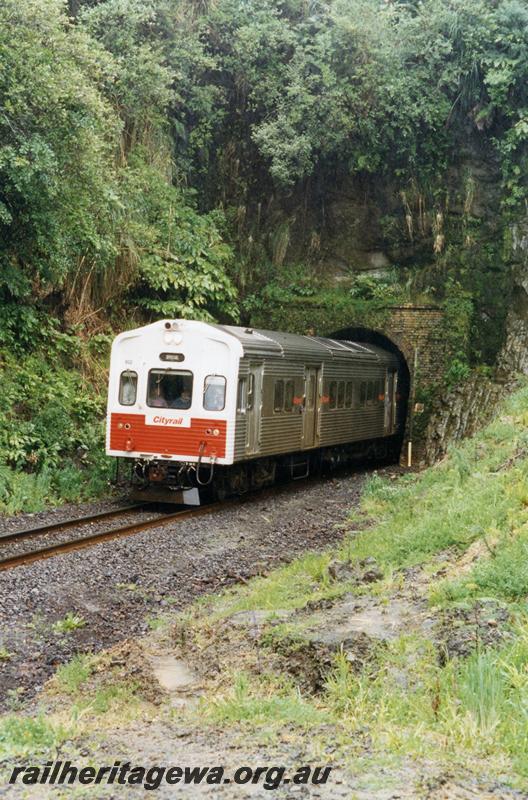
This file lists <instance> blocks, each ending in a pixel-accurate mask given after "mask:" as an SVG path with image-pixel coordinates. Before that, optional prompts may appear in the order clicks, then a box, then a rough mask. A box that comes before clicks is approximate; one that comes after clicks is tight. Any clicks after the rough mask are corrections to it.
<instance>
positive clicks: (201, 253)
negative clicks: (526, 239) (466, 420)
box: [0, 0, 528, 512]
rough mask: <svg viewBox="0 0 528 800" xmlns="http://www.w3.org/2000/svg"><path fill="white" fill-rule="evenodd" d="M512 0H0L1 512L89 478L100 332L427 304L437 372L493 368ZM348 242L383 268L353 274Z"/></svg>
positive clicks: (517, 115)
mask: <svg viewBox="0 0 528 800" xmlns="http://www.w3.org/2000/svg"><path fill="white" fill-rule="evenodd" d="M67 5H69V8H68V7H67ZM527 15H528V12H527V10H526V8H525V5H524V4H523V3H522V2H519V0H499V2H496V3H492V4H490V3H489V2H487V0H477V2H474V3H471V4H468V3H467V2H464V0H425V1H424V2H422V3H415V2H406V1H405V2H399V3H396V2H387V3H379V2H378V0H347V2H344V1H343V0H311V1H310V2H304V1H303V2H301V0H280V1H279V0H264V1H263V0H244V2H240V0H215V2H200V3H197V2H194V0H160V1H159V2H156V3H154V2H152V0H70V2H69V4H65V3H64V2H62V0H5V2H3V3H2V6H1V8H0V142H1V144H0V187H1V188H0V375H1V378H2V385H3V386H4V385H5V386H6V393H5V396H4V397H3V398H2V401H1V407H0V510H2V511H7V512H16V511H18V510H20V509H21V508H25V509H26V510H36V509H38V508H41V507H42V506H43V505H44V504H45V503H51V502H57V501H59V500H61V499H62V500H80V499H85V498H86V497H89V496H91V495H93V494H96V493H98V492H100V491H101V490H102V488H103V487H104V486H106V481H107V478H108V473H107V467H106V465H105V464H104V463H103V462H102V461H101V459H100V458H99V457H98V456H97V455H96V453H98V452H100V448H101V442H102V431H101V424H100V420H101V412H102V406H103V396H104V391H103V388H102V387H103V385H104V368H105V359H106V356H107V352H108V349H107V346H108V340H109V339H110V338H111V336H112V335H113V333H114V332H115V331H116V330H117V329H122V328H123V327H126V326H132V325H134V324H136V323H142V322H145V321H147V320H150V319H152V318H154V317H159V316H163V315H170V316H188V317H198V318H201V319H216V320H222V321H238V320H240V319H241V321H242V322H243V323H252V324H258V323H259V322H260V323H262V324H269V325H273V326H274V327H277V328H283V327H287V328H290V329H292V330H297V331H305V330H307V329H308V328H314V327H315V328H316V329H317V330H318V331H319V332H327V331H331V330H335V329H336V328H339V327H340V326H346V325H351V324H354V325H356V324H357V325H362V326H369V325H370V326H380V325H382V324H383V319H384V316H385V315H386V313H387V306H390V305H393V304H397V303H401V302H402V301H408V300H410V301H416V300H425V301H427V302H431V301H432V302H434V303H438V304H440V305H443V306H444V307H445V310H446V314H447V318H448V321H449V324H448V326H447V331H448V335H447V337H446V347H447V349H448V360H449V363H448V369H447V374H446V376H445V379H446V381H447V384H448V385H450V384H454V383H456V382H458V381H460V380H462V379H463V378H464V377H466V376H467V375H468V373H469V370H470V369H471V368H472V367H474V366H476V365H488V366H493V364H494V361H495V358H496V354H497V352H498V349H499V348H500V345H501V342H502V340H503V336H504V320H505V315H506V310H507V308H508V304H509V300H510V289H511V286H510V281H511V274H512V270H511V265H512V261H513V260H514V259H515V257H516V249H518V244H519V241H520V239H521V238H522V235H521V234H520V233H519V226H518V223H519V222H520V221H521V220H522V216H523V214H524V209H525V202H526V198H527V191H528V184H527V182H526V141H527V137H528V124H527V123H526V115H527V100H526V91H525V87H526V79H527V72H526V70H527V67H526V64H527V63H528V59H527V58H526V54H527V52H528V34H527V33H526V31H527V30H528V24H527V20H528V16H527ZM336 242H337V245H336ZM371 250H374V251H380V253H378V255H380V254H381V257H382V263H383V264H386V266H384V267H381V270H380V271H377V272H376V273H375V275H374V277H373V276H372V274H371V275H367V276H366V277H365V276H364V275H363V274H362V270H364V269H367V268H369V267H372V264H370V263H369V262H368V252H369V251H371ZM389 265H390V266H389ZM336 267H337V268H338V270H339V271H340V272H341V278H342V280H340V281H339V282H338V283H337V284H336V282H335V281H334V280H333V278H332V273H333V272H335V269H336ZM94 374H97V375H98V377H99V379H98V380H96V381H95V382H94V381H93V377H94ZM44 389H45V391H44ZM20 393H22V397H20V396H19V395H20ZM41 394H44V396H45V403H44V404H43V406H40V405H39V398H40V396H41ZM28 395H29V396H28ZM58 398H64V402H63V407H62V408H61V409H60V414H61V422H62V423H63V424H64V429H65V430H64V434H65V435H64V436H63V437H61V438H58V435H57V427H58V425H57V418H56V416H54V414H55V415H56V414H57V413H59V412H57V407H58V402H57V399H58ZM54 409H55V411H54ZM83 409H84V410H83ZM85 448H87V450H86V452H87V455H86V458H84V459H83V460H82V465H80V464H79V456H78V452H79V451H80V450H81V451H83V450H84V449H85ZM80 466H81V467H82V468H81V469H80Z"/></svg>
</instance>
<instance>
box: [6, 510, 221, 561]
mask: <svg viewBox="0 0 528 800" xmlns="http://www.w3.org/2000/svg"><path fill="white" fill-rule="evenodd" d="M213 507H214V506H213V504H211V505H210V506H202V507H201V508H193V509H186V510H183V511H176V512H174V513H171V514H165V515H163V516H162V517H157V518H156V519H149V520H146V521H144V522H136V523H131V524H129V525H123V526H122V527H121V528H113V529H112V530H109V531H102V532H100V533H90V534H88V535H87V536H79V537H77V538H76V539H69V540H67V541H65V542H59V543H57V544H53V545H47V546H46V547H40V548H38V549H36V550H29V551H28V552H26V553H17V554H15V555H12V556H7V557H6V558H2V559H0V572H3V571H5V570H8V569H13V568H14V567H18V566H21V565H23V564H30V563H32V562H33V561H41V560H43V559H46V558H51V557H52V556H55V555H59V554H61V553H69V552H72V551H74V550H82V549H84V548H86V547H91V546H93V545H94V544H98V543H99V542H105V541H108V540H109V539H118V538H121V537H123V536H131V535H132V534H134V533H141V531H145V530H148V529H149V528H155V527H162V526H164V525H166V524H167V523H168V522H172V521H173V520H175V519H183V518H186V517H194V516H200V515H201V514H207V513H209V512H210V511H211V510H212V509H213Z"/></svg>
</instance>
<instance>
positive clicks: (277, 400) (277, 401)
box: [273, 380, 284, 414]
mask: <svg viewBox="0 0 528 800" xmlns="http://www.w3.org/2000/svg"><path fill="white" fill-rule="evenodd" d="M283 408H284V381H282V380H279V381H275V395H274V398H273V411H274V412H275V414H280V412H281V411H282V409H283Z"/></svg>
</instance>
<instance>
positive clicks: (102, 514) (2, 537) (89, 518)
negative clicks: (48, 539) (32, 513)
mask: <svg viewBox="0 0 528 800" xmlns="http://www.w3.org/2000/svg"><path fill="white" fill-rule="evenodd" d="M145 507H146V503H134V504H131V505H128V506H120V507H119V508H113V509H111V510H109V511H98V512H97V514H87V515H86V516H84V517H70V518H69V519H63V520H59V521H58V522H47V523H46V524H45V525H38V526H37V527H36V528H26V529H23V530H20V531H8V532H7V533H0V545H3V544H6V543H7V542H16V541H18V540H19V539H26V538H28V537H31V536H40V535H42V534H43V533H54V532H55V531H60V530H63V529H64V528H72V527H73V526H74V525H79V526H80V525H87V524H89V523H90V522H97V521H99V520H102V519H112V517H119V516H121V515H122V514H126V512H127V511H137V510H138V509H140V508H145Z"/></svg>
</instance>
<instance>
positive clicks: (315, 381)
mask: <svg viewBox="0 0 528 800" xmlns="http://www.w3.org/2000/svg"><path fill="white" fill-rule="evenodd" d="M318 407H319V369H318V368H317V367H306V369H305V373H304V410H303V415H304V416H303V448H308V447H315V443H316V437H317V412H318Z"/></svg>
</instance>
